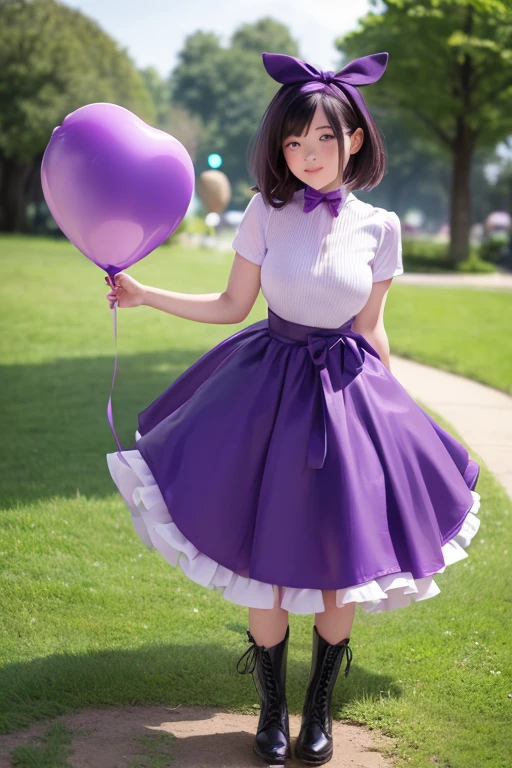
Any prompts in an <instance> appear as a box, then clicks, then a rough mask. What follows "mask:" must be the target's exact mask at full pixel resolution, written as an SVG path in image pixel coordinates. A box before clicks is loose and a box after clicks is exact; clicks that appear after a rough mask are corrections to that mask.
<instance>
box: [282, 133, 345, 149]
mask: <svg viewBox="0 0 512 768" xmlns="http://www.w3.org/2000/svg"><path fill="white" fill-rule="evenodd" d="M324 136H327V138H329V139H334V135H333V134H332V133H324V134H323V135H322V136H321V137H320V138H321V139H323V138H324ZM298 143H299V142H298V141H290V142H289V143H288V144H287V145H286V146H287V147H291V145H292V144H298Z"/></svg>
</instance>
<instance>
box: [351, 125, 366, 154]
mask: <svg viewBox="0 0 512 768" xmlns="http://www.w3.org/2000/svg"><path fill="white" fill-rule="evenodd" d="M363 142H364V131H363V129H362V128H356V130H355V131H354V133H353V134H352V136H351V137H350V153H351V154H354V153H355V152H358V151H359V150H360V149H361V147H362V146H363Z"/></svg>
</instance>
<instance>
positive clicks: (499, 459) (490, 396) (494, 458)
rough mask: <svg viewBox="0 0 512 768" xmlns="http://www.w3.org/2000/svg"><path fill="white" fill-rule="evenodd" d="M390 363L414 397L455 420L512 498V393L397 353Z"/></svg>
mask: <svg viewBox="0 0 512 768" xmlns="http://www.w3.org/2000/svg"><path fill="white" fill-rule="evenodd" d="M390 367H391V371H392V373H393V376H395V377H396V378H397V379H398V381H399V382H400V384H401V385H402V386H403V387H404V388H405V389H406V390H407V392H408V393H409V394H410V395H411V397H413V398H414V399H418V400H422V401H423V403H424V404H425V405H426V406H428V407H429V408H432V410H434V411H437V413H439V414H440V416H442V417H443V418H444V419H446V420H447V421H448V422H450V423H451V424H453V426H454V427H455V429H456V430H457V432H458V433H459V434H460V436H461V437H462V438H463V439H464V440H465V441H466V443H467V445H468V447H469V454H470V456H472V450H473V451H475V452H476V453H478V454H479V456H480V457H481V458H482V459H483V461H484V462H485V463H486V465H487V467H488V469H489V470H490V472H492V474H493V475H494V476H495V477H496V478H497V479H498V480H499V481H500V483H501V484H502V485H503V486H504V487H505V489H506V491H507V493H508V494H509V496H510V497H511V498H512V397H510V396H509V395H506V394H505V393H504V392H500V391H499V390H497V389H493V388H492V387H488V386H486V385H485V384H480V383H479V382H477V381H472V380H471V379H466V378H464V377H463V376H458V375H456V374H454V373H448V372H447V371H442V370H439V369H437V368H431V367H430V366H428V365H423V364H422V363H416V362H414V361H412V360H407V359H405V358H403V357H397V356H396V355H393V354H392V355H391V356H390Z"/></svg>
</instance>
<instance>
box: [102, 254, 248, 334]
mask: <svg viewBox="0 0 512 768" xmlns="http://www.w3.org/2000/svg"><path fill="white" fill-rule="evenodd" d="M260 272H261V267H260V266H259V265H257V264H254V263H253V262H251V261H248V260H247V259H244V258H243V256H240V254H239V253H236V254H235V259H234V262H233V266H232V267H231V272H230V275H229V280H228V285H227V287H226V289H225V290H224V291H223V292H222V293H198V294H195V293H177V292H175V291H166V290H164V289H163V288H154V287H152V286H149V285H143V284H142V283H139V282H138V281H137V280H134V278H132V277H130V275H127V274H126V273H125V272H118V274H117V275H116V276H115V285H116V288H115V289H113V291H112V292H111V293H109V294H108V295H107V299H108V300H109V301H115V300H117V301H118V306H119V307H120V308H122V309H123V308H125V307H136V306H140V305H144V306H147V307H153V309H159V310H161V311H162V312H168V313H169V314H171V315H176V317H183V318H185V319H186V320H195V321H196V322H198V323H212V324H222V323H240V322H242V321H243V320H245V318H246V317H247V315H248V314H249V312H250V311H251V309H252V307H253V305H254V302H255V301H256V299H257V297H258V293H259V290H260Z"/></svg>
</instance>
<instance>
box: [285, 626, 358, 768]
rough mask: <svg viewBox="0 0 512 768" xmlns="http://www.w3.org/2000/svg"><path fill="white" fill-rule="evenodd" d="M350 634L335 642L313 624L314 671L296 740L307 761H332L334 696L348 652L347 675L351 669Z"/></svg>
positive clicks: (299, 754) (300, 754) (299, 755)
mask: <svg viewBox="0 0 512 768" xmlns="http://www.w3.org/2000/svg"><path fill="white" fill-rule="evenodd" d="M349 641H350V638H349V637H346V638H345V640H341V641H340V642H339V643H336V645H331V644H330V643H328V642H327V640H324V638H323V637H322V636H321V635H319V634H318V630H317V628H316V625H313V653H312V660H311V671H310V673H309V680H308V687H307V693H306V700H305V702H304V709H303V712H302V723H301V727H300V732H299V735H298V738H297V741H296V743H295V757H297V758H298V759H299V760H301V761H302V762H303V763H306V765H323V764H324V763H328V762H329V760H330V759H331V758H332V754H333V741H332V711H331V698H332V692H333V689H334V685H335V683H336V679H337V677H338V672H339V669H340V666H341V662H342V661H343V654H344V653H345V654H346V655H347V666H346V668H345V677H347V676H348V673H349V671H350V664H351V662H352V648H350V647H349V645H348V643H349Z"/></svg>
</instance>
